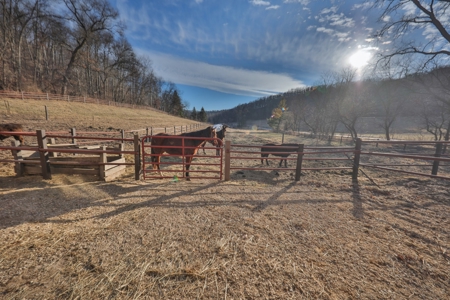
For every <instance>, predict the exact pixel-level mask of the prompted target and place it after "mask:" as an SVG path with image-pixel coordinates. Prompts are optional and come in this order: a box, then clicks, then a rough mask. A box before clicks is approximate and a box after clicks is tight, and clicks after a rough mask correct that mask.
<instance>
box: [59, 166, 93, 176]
mask: <svg viewBox="0 0 450 300" xmlns="http://www.w3.org/2000/svg"><path fill="white" fill-rule="evenodd" d="M51 169H52V172H53V173H54V174H69V175H70V174H84V175H98V172H99V169H80V168H55V167H53V166H52V167H51Z"/></svg>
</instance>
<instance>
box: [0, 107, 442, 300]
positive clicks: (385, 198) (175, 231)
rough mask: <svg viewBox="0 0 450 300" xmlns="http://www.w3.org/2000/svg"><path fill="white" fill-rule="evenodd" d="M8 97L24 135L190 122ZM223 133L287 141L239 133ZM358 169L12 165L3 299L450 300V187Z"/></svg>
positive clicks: (5, 204)
mask: <svg viewBox="0 0 450 300" xmlns="http://www.w3.org/2000/svg"><path fill="white" fill-rule="evenodd" d="M10 103H11V114H10V115H6V114H5V113H4V111H0V116H1V118H2V122H17V123H23V124H25V127H26V129H27V130H36V129H40V128H42V129H46V130H67V129H68V128H71V127H76V128H77V130H79V131H83V130H94V131H100V130H106V129H108V128H113V129H110V130H114V129H126V130H132V129H136V128H143V127H146V126H155V127H158V126H173V125H174V124H177V125H186V124H189V122H190V121H188V120H182V119H177V118H173V117H170V116H168V115H161V114H157V113H155V112H150V111H149V112H145V111H133V110H129V109H117V108H113V107H103V106H102V107H96V106H95V105H91V104H89V105H87V104H67V103H64V102H59V103H58V102H50V103H44V102H36V101H11V100H10ZM43 105H48V107H49V111H50V116H51V119H50V120H49V121H45V114H44V112H43ZM26 109H27V110H28V111H29V113H25V110H26ZM19 112H20V113H19ZM227 139H228V140H231V141H232V143H239V144H261V143H265V142H270V141H273V142H280V140H279V139H280V137H279V136H278V135H275V134H269V133H261V132H252V131H240V130H236V129H232V130H230V131H229V133H228V135H227ZM286 139H287V140H286V141H287V142H300V140H299V138H298V137H286ZM301 142H304V143H305V144H318V143H320V142H319V141H316V140H302V141H301ZM0 143H3V144H8V145H9V141H8V140H5V141H3V142H0ZM209 151H212V150H209ZM1 155H3V156H4V155H8V153H5V151H3V153H1ZM274 163H275V161H274ZM311 163H314V162H311ZM247 164H249V165H252V166H254V167H255V168H257V167H259V166H261V164H260V161H259V160H256V159H255V160H254V161H249V162H247ZM364 173H365V175H360V177H359V180H358V181H357V182H352V180H351V175H350V173H349V172H348V171H315V172H314V171H305V172H304V174H303V175H304V176H302V177H301V180H300V181H299V182H295V181H294V180H293V174H292V172H289V171H288V172H281V171H262V170H261V171H258V170H246V171H238V172H233V173H232V175H231V179H232V180H231V181H228V182H225V181H217V180H192V181H184V180H180V181H178V182H173V181H171V180H168V179H152V180H146V181H136V180H134V176H133V174H132V170H131V171H130V172H129V174H127V175H126V176H123V177H122V178H120V179H118V180H116V181H113V182H108V183H105V182H99V181H93V180H92V178H84V177H82V176H76V175H73V176H67V175H55V176H53V179H51V180H43V179H42V178H41V177H40V176H27V177H15V176H14V172H13V171H12V166H11V165H10V164H5V165H3V166H2V167H1V168H0V238H1V240H2V243H1V244H0V298H2V299H449V296H448V295H449V290H450V254H449V252H450V221H449V220H450V182H449V181H444V180H437V179H430V178H427V177H417V176H412V175H404V174H400V173H392V172H386V171H380V170H376V169H369V170H364Z"/></svg>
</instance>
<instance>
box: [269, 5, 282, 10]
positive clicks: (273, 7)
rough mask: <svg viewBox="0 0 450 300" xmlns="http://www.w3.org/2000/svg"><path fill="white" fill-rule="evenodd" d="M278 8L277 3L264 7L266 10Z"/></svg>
mask: <svg viewBox="0 0 450 300" xmlns="http://www.w3.org/2000/svg"><path fill="white" fill-rule="evenodd" d="M279 8H280V6H279V5H271V6H268V7H266V10H269V9H279Z"/></svg>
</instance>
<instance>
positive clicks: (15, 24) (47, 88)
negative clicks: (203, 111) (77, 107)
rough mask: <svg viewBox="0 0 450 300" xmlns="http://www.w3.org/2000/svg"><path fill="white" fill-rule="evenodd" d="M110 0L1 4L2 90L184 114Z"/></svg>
mask: <svg viewBox="0 0 450 300" xmlns="http://www.w3.org/2000/svg"><path fill="white" fill-rule="evenodd" d="M123 30H124V24H121V22H120V21H119V12H118V11H117V10H116V9H115V8H113V7H112V6H111V5H110V4H109V2H108V1H107V0H61V1H48V0H0V61H1V66H0V89H5V90H16V91H30V92H48V93H56V94H63V95H73V96H88V97H93V98H99V99H107V100H110V101H115V102H124V103H130V104H139V105H148V106H152V107H154V108H157V109H161V110H163V111H166V112H169V113H172V114H174V115H179V116H183V113H184V108H185V106H186V105H185V104H183V103H182V100H181V98H180V97H179V92H178V91H177V87H176V86H175V84H173V83H170V82H165V81H164V80H163V79H162V78H160V77H158V76H157V75H156V74H155V72H154V71H153V69H152V66H151V61H150V60H149V59H148V58H146V57H138V56H137V55H136V53H135V51H134V50H133V48H132V46H131V45H130V43H129V42H128V41H127V39H126V38H125V37H124V35H123Z"/></svg>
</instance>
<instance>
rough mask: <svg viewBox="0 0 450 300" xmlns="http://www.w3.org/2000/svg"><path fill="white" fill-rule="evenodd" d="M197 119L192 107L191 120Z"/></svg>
mask: <svg viewBox="0 0 450 300" xmlns="http://www.w3.org/2000/svg"><path fill="white" fill-rule="evenodd" d="M197 118H198V114H197V111H196V110H195V106H194V108H193V109H192V113H191V119H192V120H197Z"/></svg>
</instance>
